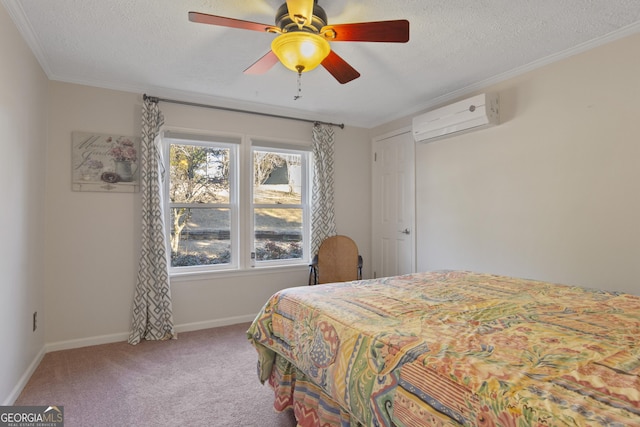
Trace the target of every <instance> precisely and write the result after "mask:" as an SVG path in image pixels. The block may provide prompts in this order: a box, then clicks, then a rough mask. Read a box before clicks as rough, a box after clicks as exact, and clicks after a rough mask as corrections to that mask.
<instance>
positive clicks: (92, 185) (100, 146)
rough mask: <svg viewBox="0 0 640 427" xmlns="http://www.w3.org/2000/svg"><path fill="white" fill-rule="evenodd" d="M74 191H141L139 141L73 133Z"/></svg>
mask: <svg viewBox="0 0 640 427" xmlns="http://www.w3.org/2000/svg"><path fill="white" fill-rule="evenodd" d="M71 141H72V153H71V155H72V161H71V181H72V189H73V190H74V191H107V192H108V191H111V192H125V193H134V192H137V191H139V190H140V173H139V165H140V138H139V137H133V136H123V135H108V134H101V133H91V132H72V134H71Z"/></svg>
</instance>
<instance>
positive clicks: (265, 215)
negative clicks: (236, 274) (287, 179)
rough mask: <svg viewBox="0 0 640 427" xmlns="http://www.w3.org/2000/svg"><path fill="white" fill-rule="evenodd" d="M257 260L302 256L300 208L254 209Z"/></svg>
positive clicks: (297, 257)
mask: <svg viewBox="0 0 640 427" xmlns="http://www.w3.org/2000/svg"><path fill="white" fill-rule="evenodd" d="M254 221H255V242H254V244H255V250H256V260H257V261H268V260H276V259H301V258H302V255H303V254H302V247H303V245H302V209H292V208H289V209H287V208H274V209H255V215H254Z"/></svg>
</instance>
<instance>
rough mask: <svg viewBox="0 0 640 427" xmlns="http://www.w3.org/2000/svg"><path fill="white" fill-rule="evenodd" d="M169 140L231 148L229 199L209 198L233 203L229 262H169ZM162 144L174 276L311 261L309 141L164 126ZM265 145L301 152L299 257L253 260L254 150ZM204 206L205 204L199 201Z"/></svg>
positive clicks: (263, 147) (169, 264) (267, 267)
mask: <svg viewBox="0 0 640 427" xmlns="http://www.w3.org/2000/svg"><path fill="white" fill-rule="evenodd" d="M171 144H184V145H199V146H214V147H223V148H229V149H230V150H231V152H230V159H229V174H230V175H229V193H230V194H229V205H226V204H225V205H224V206H223V205H218V204H211V205H210V207H212V208H215V207H227V206H228V207H229V208H230V210H231V212H230V215H231V229H230V238H231V245H230V246H231V249H230V252H231V262H230V263H229V264H211V265H198V266H184V267H172V266H171V259H170V258H171V242H170V238H169V236H170V233H171V229H170V227H171V224H170V223H169V218H171V215H170V213H171V210H170V201H169V187H170V174H169V168H170V165H169V158H170V157H169V150H170V146H171ZM160 146H161V149H162V157H163V160H162V161H163V167H164V168H165V170H166V173H165V179H164V182H163V195H162V196H163V205H164V206H163V210H164V215H165V223H166V224H165V231H166V233H167V238H166V247H167V262H168V266H169V275H170V276H171V277H180V276H184V277H186V276H191V275H194V274H198V275H200V274H216V273H218V274H220V273H230V274H234V273H237V272H248V271H252V270H260V269H270V268H278V267H280V268H283V267H292V266H305V267H307V266H308V264H309V260H310V259H311V256H310V253H309V251H310V248H311V208H310V206H311V191H310V190H311V183H312V165H313V162H312V158H311V156H312V153H311V147H310V146H308V144H304V143H297V142H292V143H288V142H282V140H277V141H273V140H267V139H263V138H258V139H253V138H252V137H249V136H246V135H238V134H224V133H208V132H193V131H183V130H176V131H172V130H165V131H164V132H163V133H162V139H161V145H160ZM254 149H255V150H263V151H272V152H281V153H293V154H299V155H301V161H302V173H301V180H302V183H301V193H302V194H301V196H302V203H301V204H300V205H295V206H297V207H300V208H301V209H302V217H303V237H302V247H303V248H302V250H303V256H302V258H300V259H286V260H269V261H259V262H255V260H254V259H253V257H252V254H255V247H254V241H255V239H254V236H255V233H254V227H255V225H254V206H255V205H254V203H253V174H254V170H253V151H254ZM198 206H199V207H202V205H198ZM260 206H262V205H260Z"/></svg>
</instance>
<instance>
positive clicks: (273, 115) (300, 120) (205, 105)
mask: <svg viewBox="0 0 640 427" xmlns="http://www.w3.org/2000/svg"><path fill="white" fill-rule="evenodd" d="M142 99H144V100H145V101H146V100H149V101H151V102H155V103H158V102H169V103H171V104H180V105H188V106H190V107H201V108H213V109H214V110H224V111H231V112H234V113H247V114H256V115H258V116H265V117H275V118H277V119H287V120H297V121H299V122H307V123H313V124H314V125H316V124H321V125H328V126H336V127H339V128H340V129H344V123H340V124H338V123H330V122H321V121H319V120H309V119H300V118H297V117H287V116H280V115H278V114H269V113H260V112H258V111H250V110H239V109H236V108H227V107H218V106H215V105H207V104H198V103H196V102H187V101H178V100H175V99H166V98H158V97H157V96H149V95H147V94H146V93H145V94H143V95H142Z"/></svg>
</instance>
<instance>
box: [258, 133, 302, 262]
mask: <svg viewBox="0 0 640 427" xmlns="http://www.w3.org/2000/svg"><path fill="white" fill-rule="evenodd" d="M249 151H250V152H249V156H248V157H249V162H250V170H251V172H250V175H249V178H250V179H249V181H250V182H249V209H248V212H249V217H250V218H249V223H250V226H249V236H248V237H249V239H250V241H249V242H248V247H249V248H250V249H251V254H250V263H251V266H252V267H254V268H266V267H277V266H290V265H301V264H304V265H308V264H309V260H310V259H311V256H310V254H309V251H310V250H311V182H312V180H311V165H312V162H311V148H310V147H305V146H298V145H293V144H285V143H280V142H269V141H264V140H254V141H252V142H251V148H250V150H249ZM254 151H269V152H273V153H282V154H295V155H299V156H300V157H301V164H302V168H301V181H302V182H301V183H300V191H301V203H300V204H299V205H289V206H288V207H289V208H298V209H301V210H302V258H299V259H281V260H268V261H256V260H255V251H256V249H255V239H254V236H255V221H254V212H255V209H260V208H268V207H273V205H269V204H267V205H263V204H259V205H256V204H254V202H253V201H254V197H253V178H254V174H255V171H254V164H253V153H254Z"/></svg>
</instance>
